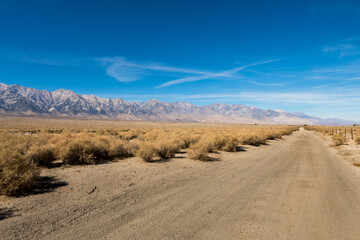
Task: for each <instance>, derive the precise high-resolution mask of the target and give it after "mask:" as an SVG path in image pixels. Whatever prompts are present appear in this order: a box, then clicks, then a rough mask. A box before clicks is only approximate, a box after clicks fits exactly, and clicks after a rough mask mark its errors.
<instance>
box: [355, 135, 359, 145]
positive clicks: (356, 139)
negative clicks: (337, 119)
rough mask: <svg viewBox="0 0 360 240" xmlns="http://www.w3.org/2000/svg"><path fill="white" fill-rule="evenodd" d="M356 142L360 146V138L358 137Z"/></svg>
mask: <svg viewBox="0 0 360 240" xmlns="http://www.w3.org/2000/svg"><path fill="white" fill-rule="evenodd" d="M355 142H356V143H357V144H360V136H358V137H356V138H355Z"/></svg>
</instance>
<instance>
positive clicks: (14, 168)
mask: <svg viewBox="0 0 360 240" xmlns="http://www.w3.org/2000/svg"><path fill="white" fill-rule="evenodd" d="M39 174H40V171H39V170H38V169H37V168H36V166H35V164H34V163H32V162H31V161H29V160H28V159H26V158H25V156H24V155H22V154H20V153H19V152H17V151H16V149H11V148H8V149H1V150H0V195H10V196H14V195H19V194H21V193H24V192H26V191H28V190H29V189H31V188H32V186H33V185H34V184H35V183H36V181H37V179H38V176H39Z"/></svg>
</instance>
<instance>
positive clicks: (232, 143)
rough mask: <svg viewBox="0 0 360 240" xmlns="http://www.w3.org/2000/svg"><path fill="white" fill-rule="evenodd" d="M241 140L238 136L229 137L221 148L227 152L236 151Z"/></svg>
mask: <svg viewBox="0 0 360 240" xmlns="http://www.w3.org/2000/svg"><path fill="white" fill-rule="evenodd" d="M238 145H239V141H238V140H237V139H236V138H234V137H233V138H228V139H227V141H226V143H225V145H224V146H223V147H222V149H221V150H223V151H225V152H236V150H237V146H238Z"/></svg>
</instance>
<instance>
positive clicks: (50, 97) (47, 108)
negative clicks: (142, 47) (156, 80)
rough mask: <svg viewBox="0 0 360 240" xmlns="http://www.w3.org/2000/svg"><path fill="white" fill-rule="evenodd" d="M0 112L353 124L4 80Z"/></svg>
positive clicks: (230, 121) (112, 117) (338, 120)
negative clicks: (139, 99) (39, 87)
mask: <svg viewBox="0 0 360 240" xmlns="http://www.w3.org/2000/svg"><path fill="white" fill-rule="evenodd" d="M0 114H1V115H25V116H39V115H42V116H53V117H74V118H105V119H119V120H151V121H184V122H189V121H191V122H222V123H249V124H254V123H258V124H309V125H312V124H332V125H349V124H353V122H351V121H345V120H341V119H321V118H316V117H310V116H307V115H305V114H303V113H295V114H292V113H288V112H284V111H275V110H263V109H258V108H255V107H247V106H243V105H238V104H234V105H228V104H211V105H205V106H196V105H193V104H191V103H187V102H173V103H167V102H161V101H159V100H156V99H153V100H150V101H148V102H127V101H125V100H123V99H121V98H116V99H110V98H100V97H97V96H95V95H78V94H76V93H75V92H73V91H69V90H65V89H59V90H56V91H53V92H50V91H46V90H37V89H34V88H26V87H23V86H19V85H6V84H2V83H0Z"/></svg>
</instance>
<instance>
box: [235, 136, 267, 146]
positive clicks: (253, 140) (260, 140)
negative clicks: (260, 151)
mask: <svg viewBox="0 0 360 240" xmlns="http://www.w3.org/2000/svg"><path fill="white" fill-rule="evenodd" d="M240 143H241V144H243V145H253V146H260V145H261V144H265V143H266V138H265V137H264V136H257V135H248V136H243V137H242V138H241V140H240Z"/></svg>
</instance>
